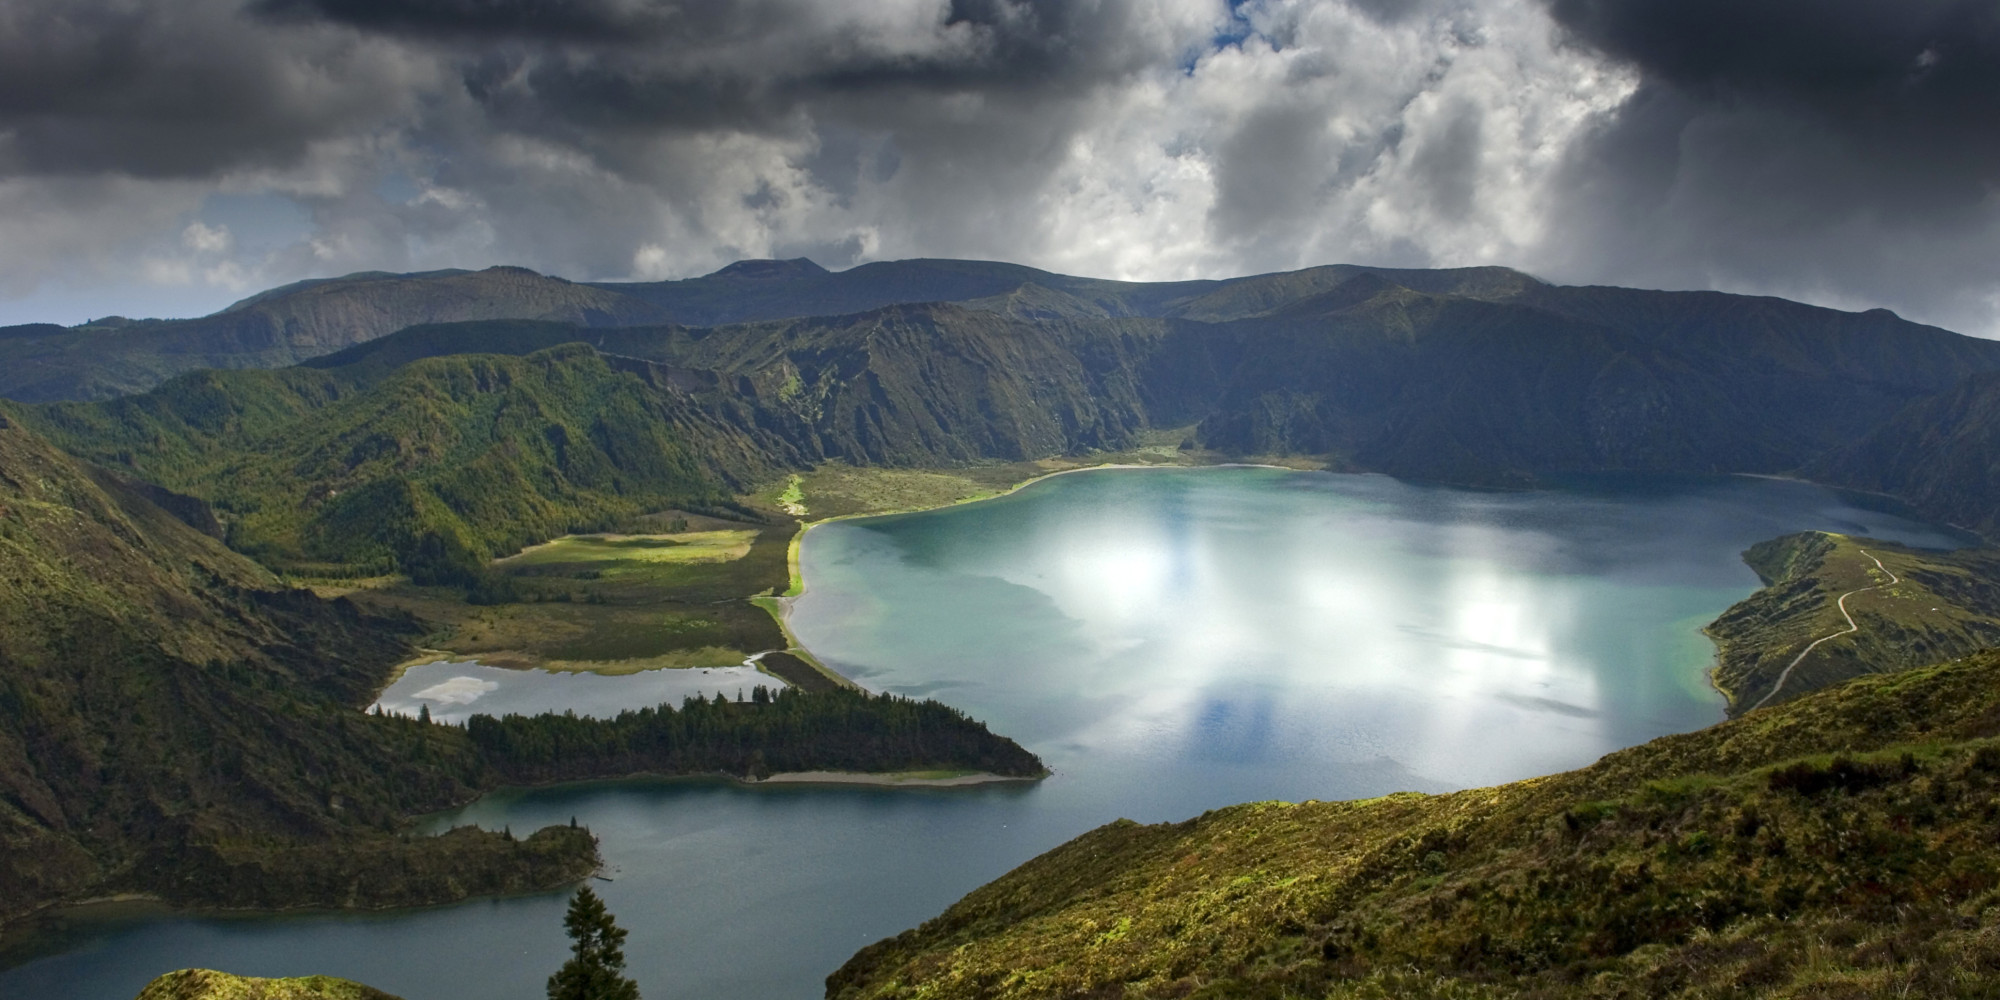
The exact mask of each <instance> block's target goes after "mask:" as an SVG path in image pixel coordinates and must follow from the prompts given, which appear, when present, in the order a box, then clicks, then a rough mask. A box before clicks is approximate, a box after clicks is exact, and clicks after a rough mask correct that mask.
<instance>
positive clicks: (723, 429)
mask: <svg viewBox="0 0 2000 1000" xmlns="http://www.w3.org/2000/svg"><path fill="white" fill-rule="evenodd" d="M561 329H564V330H568V331H569V332H572V333H573V332H574V331H573V330H571V329H570V328H561ZM19 412H20V415H21V417H22V419H24V420H26V421H28V422H31V423H33V424H35V425H36V426H37V427H39V428H40V429H42V430H43V431H45V432H46V433H48V434H49V435H50V436H51V437H52V438H53V439H54V440H56V441H57V442H59V443H60V444H62V445H63V446H64V447H66V448H68V449H69V450H71V451H72V452H74V453H76V454H78V455H82V456H84V457H86V458H89V459H91V460H93V461H98V462H103V463H106V464H115V465H119V466H121V467H123V468H127V469H130V470H131V471H132V472H133V473H135V474H137V475H139V476H142V477H145V478H146V479H148V480H151V481H153V482H157V483H160V484H163V485H165V486H167V487H169V488H171V489H175V490H180V491H184V492H186V493H189V494H191V495H194V496H198V497H200V498H201V499H202V500H204V501H207V502H208V503H209V504H211V505H212V506H213V507H214V509H215V511H216V512H217V514H218V516H219V517H220V518H221V519H222V521H223V523H224V524H225V525H226V526H227V531H228V536H227V537H228V540H229V543H230V545H231V546H233V547H235V548H236V549H238V550H239V551H242V552H245V553H248V554H250V555H252V556H254V557H256V558H258V559H259V560H261V561H262V562H264V563H265V564H266V565H270V566H274V567H279V568H283V569H287V570H296V571H305V572H314V573H323V574H335V575H371V574H375V573H382V572H390V571H394V570H397V569H401V570H403V571H406V572H409V573H411V574H412V575H413V576H417V577H419V578H421V579H424V580H431V581H434V582H461V581H462V579H463V578H465V577H466V576H467V575H468V574H473V573H475V572H476V570H477V568H478V567H479V566H482V565H483V564H484V563H485V561H486V560H487V559H489V558H491V557H492V556H495V555H504V554H506V553H509V552H513V551H515V550H517V549H519V548H520V547H521V546H523V545H527V544H531V543H534V542H539V541H543V540H545V539H547V538H551V537H554V536H556V535H560V534H564V533H566V532H571V531H586V530H598V529H602V528H604V527H607V526H609V525H610V524H612V523H614V522H615V521H617V520H618V519H620V518H624V517H629V516H631V515H634V514H638V513H642V512H645V511H650V510H657V509H662V508H665V507H671V506H677V505H683V506H684V505H690V504H694V505H700V504H714V503H717V502H720V501H722V500H723V499H724V498H726V497H727V496H729V495H730V494H731V493H732V492H733V491H736V490H740V489H742V488H744V486H745V485H747V484H748V483H749V482H751V481H754V480H756V479H759V478H762V477H765V476H768V475H770V474H772V471H773V470H774V468H776V466H775V464H774V459H773V458H772V457H771V452H772V451H773V450H774V449H771V448H769V447H768V446H767V445H766V444H764V443H762V442H759V441H755V440H753V439H752V438H750V437H749V436H748V435H746V433H745V432H743V431H741V430H739V429H737V428H736V427H734V426H732V425H731V424H729V423H725V422H723V421H721V420H718V419H717V418H715V417H714V416H712V415H710V414H708V413H706V412H704V411H703V410H702V409H701V408H700V407H699V406H697V405H696V404H695V403H694V402H693V401H692V400H691V399H690V398H689V397H688V395H687V394H686V393H684V392H678V391H675V390H673V389H671V387H667V386H663V385H660V384H656V383H650V382H649V381H648V379H647V378H645V377H643V376H642V375H640V374H634V373H632V372H630V371H624V370H619V369H617V368H614V367H613V366H612V365H611V364H609V363H607V360H606V359H605V358H604V357H603V356H600V355H599V354H597V353H596V352H595V351H592V350H590V349H589V348H586V347H582V346H580V345H579V346H571V347H566V348H565V347H557V348H552V349H549V350H545V351H538V352H536V353H534V354H531V355H526V356H521V357H504V356H484V355H465V356H454V357H448V358H427V359H423V360H420V361H416V362H413V363H411V364H409V365H406V366H402V367H400V368H391V369H387V370H384V369H382V368H381V367H379V366H371V365H354V366H348V367H342V368H291V369H283V370H280V371H275V372H264V371H236V372H199V373H194V374H190V375H186V376H182V377H179V378H177V379H174V380H173V381H170V382H168V383H167V384H165V385H163V386H161V387H160V388H159V389H156V390H154V391H152V392H150V393H146V394H143V395H140V396H131V397H125V398H123V399H118V400H111V401H107V402H104V403H97V404H58V405H55V406H51V407H48V408H43V409H34V410H22V411H19ZM777 454H778V455H779V456H782V455H783V452H782V451H778V452H777Z"/></svg>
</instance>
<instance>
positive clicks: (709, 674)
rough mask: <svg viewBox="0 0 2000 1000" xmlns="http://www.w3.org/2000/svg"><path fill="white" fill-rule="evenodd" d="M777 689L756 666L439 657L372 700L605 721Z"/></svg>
mask: <svg viewBox="0 0 2000 1000" xmlns="http://www.w3.org/2000/svg"><path fill="white" fill-rule="evenodd" d="M760 684H761V685H763V686H764V687H767V688H772V689H774V690H775V689H777V688H781V687H784V686H785V682H784V681H781V680H779V679H778V678H776V677H773V676H771V675H770V674H766V673H762V672H760V671H759V670H758V669H757V668H756V667H753V666H748V665H744V666H736V667H684V668H678V669H662V670H641V671H637V672H635V673H629V674H595V673H589V672H585V671H559V670H514V669H510V668H505V667H492V666H487V665H486V664H483V663H480V662H477V661H474V660H436V661H433V662H430V663H419V664H416V665H414V666H411V667H410V668H408V669H406V670H404V671H403V676H401V677H399V678H397V679H396V682H395V683H394V684H391V685H389V687H388V688H387V689H385V690H384V691H383V692H382V694H381V696H380V697H378V698H376V699H375V705H376V706H377V707H380V708H381V709H382V710H383V711H385V712H389V713H392V714H395V715H408V716H411V717H415V716H416V715H417V713H418V712H419V711H421V710H423V709H426V708H428V709H430V713H431V718H433V719H436V720H438V721H440V722H452V723H459V722H464V721H465V720H466V719H469V718H471V717H472V716H474V715H493V716H500V715H509V714H514V715H537V714H540V713H542V712H561V711H565V710H567V711H572V712H575V713H576V714H578V715H583V716H589V717H591V718H599V719H608V718H610V717H612V716H614V715H617V714H618V713H619V712H622V711H625V710H627V709H632V708H643V707H645V706H648V705H660V704H668V705H679V704H680V703H681V702H682V701H684V700H685V699H688V698H712V697H714V696H716V695H718V694H719V695H722V696H723V697H724V698H732V699H734V698H737V697H738V696H739V695H740V696H742V697H744V698H748V697H749V696H750V691H751V690H752V689H754V688H756V687H757V686H758V685H760Z"/></svg>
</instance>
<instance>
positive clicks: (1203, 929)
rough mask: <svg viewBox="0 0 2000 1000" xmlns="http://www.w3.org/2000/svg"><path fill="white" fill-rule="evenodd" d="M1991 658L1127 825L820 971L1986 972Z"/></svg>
mask: <svg viewBox="0 0 2000 1000" xmlns="http://www.w3.org/2000/svg"><path fill="white" fill-rule="evenodd" d="M1996 735H2000V653H1996V652H1983V653H1979V654H1975V655H1974V656H1972V657H1968V658H1966V659H1963V660H1959V661H1955V662H1952V663H1949V664H1946V665H1943V666H1941V667H1936V668H1929V669H1920V670H1915V671H1910V672H1908V673H1905V674H1901V675H1896V676H1890V677H1878V678H1867V679H1863V680H1859V681H1855V682H1852V683H1850V684H1847V685H1844V686H1842V687H1839V688H1835V689H1831V690H1826V691H1822V692H1819V693H1817V694H1813V695H1810V696H1807V697H1804V698H1801V699H1798V700H1796V701H1792V702H1787V703H1785V704H1783V705H1779V706H1775V707H1773V708H1771V709H1768V710H1766V711H1760V712H1757V713H1754V714H1752V715H1749V716H1746V717H1745V718H1743V719H1740V720H1735V721H1732V722H1728V723H1724V724H1722V725H1719V726H1716V727H1714V728H1712V729H1708V730H1704V731H1702V732H1698V733H1691V734H1687V735H1683V736H1671V737H1666V738H1664V739H1660V740H1656V741H1654V742H1652V743H1649V744H1646V745H1644V746H1640V747H1635V748H1632V749H1629V750H1624V751H1620V752H1618V753H1614V754H1611V755H1610V756H1608V757H1606V758H1604V760H1602V761H1600V762H1599V763H1598V764H1596V765H1593V766H1592V767H1589V768H1585V769H1583V770H1580V771H1574V772H1570V773H1568V774H1561V775H1556V776H1552V777H1548V778H1538V779H1532V780H1529V781H1523V782H1518V783H1515V784H1511V785H1504V786H1500V787H1497V788H1488V789H1474V790H1470V791H1465V792H1458V793H1454V794H1449V795H1436V796H1425V795H1400V796H1391V797H1388V798H1384V799H1376V800H1371V801H1368V802H1352V803H1304V804H1301V805H1286V804H1283V803H1254V804H1250V805H1244V806H1236V807H1232V808H1227V809H1219V810H1215V811H1212V812H1210V813H1207V814H1204V815H1203V816H1200V817H1198V818H1196V819H1192V820H1188V821H1186V822H1182V823H1167V824H1158V825H1153V826H1141V825H1139V824H1134V823H1130V822H1124V821H1121V822H1118V823H1114V824H1111V825H1109V826H1105V827H1102V828H1099V829H1098V830H1095V831H1092V832H1091V833H1088V834H1086V835H1084V836H1083V837H1080V838H1078V839H1077V840H1075V841H1072V842H1070V843H1069V844H1066V845H1064V846H1063V847H1060V848H1058V849H1056V850H1055V851H1052V852H1050V853H1048V854H1046V855H1043V856H1042V857H1040V858H1037V859H1035V860H1033V861H1031V862H1029V863H1027V864H1025V865H1023V866H1021V867H1020V868H1018V869H1016V870H1015V871H1013V872H1011V873H1009V874H1007V875H1006V876H1003V877H1002V878H1000V879H998V880H996V881H995V882H993V883H992V884H990V885H987V886H985V887H983V888H981V889H979V890H977V891H975V892H973V893H972V894H970V895H968V896H967V897H966V898H965V899H964V900H962V901H960V902H959V903H958V904H957V905H955V906H953V907H952V908H951V909H950V910H947V911H946V912H945V913H944V914H942V915H941V916H939V917H938V918H936V919H934V920H932V921H930V922H928V923H926V924H924V925H923V926H922V927H920V928H917V929H915V930H912V931H907V932H905V933H903V934H901V935H899V936H897V937H895V938H891V939H888V940H885V941H882V942H880V943H878V944H875V945H871V946H870V947H868V948H866V949H863V950H862V951H861V952H860V953H858V954H857V955H855V957H854V958H853V959H851V960H850V961H849V962H848V963H847V965H846V966H845V967H843V968H842V969H841V970H839V971H838V972H836V973H835V974H834V975H832V976H831V977H829V978H828V981H827V993H828V996H829V997H834V998H862V997H910V998H914V997H933V996H978V997H1048V998H1054V997H1077V996H1117V997H1125V998H1135V1000H1136V998H1150V997H1189V996H1200V997H1223V996H1229V997H1272V998H1281V997H1338V998H1350V997H1352V998H1360V997H1391V996H1394V997H1437V998H1442V997H1501V996H1507V997H1514V996H1532V997H1542V998H1551V1000H1553V998H1570V997H1576V998H1584V997H1592V998H1597V997H1602V998H1612V997H1633V996H1660V997H1686V998H1697V997H1700V998H1708V997H1716V998H1720V997H1767V996H1768V997H1808V996H1811V997H1848V996H1852V997H1864V996H1893V995H1909V996H1987V995H1990V988H1991V984H1992V983H1993V982H1994V981H1995V978H1994V977H1995V976H2000V845H1996V842H1995V841H1994V839H1993V836H1992V830H1993V828H1994V824H1995V823H1996V822H2000V806H1996V804H1995V803H1996V802H2000V739H1996V738H1995V737H1996Z"/></svg>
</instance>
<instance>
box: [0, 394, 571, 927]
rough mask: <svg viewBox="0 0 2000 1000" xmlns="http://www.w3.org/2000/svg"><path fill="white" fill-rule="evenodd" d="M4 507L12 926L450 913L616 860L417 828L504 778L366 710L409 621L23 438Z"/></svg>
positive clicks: (5, 792) (2, 651)
mask: <svg viewBox="0 0 2000 1000" xmlns="http://www.w3.org/2000/svg"><path fill="white" fill-rule="evenodd" d="M0 510H4V511H5V514H4V516H0V920H5V919H11V918H12V917H14V916H17V915H18V914H20V913H22V912H25V911H27V910H30V909H33V908H34V907H35V906H37V905H39V904H41V903H43V902H46V901H50V900H55V899H62V898H75V897H78V896H83V895H90V894H94V893H103V892H116V891H139V892H150V893H154V894H158V895H161V896H164V897H166V898H168V899H171V900H177V901H182V902H191V903H224V904H230V905H298V904H303V903H317V904H320V905H359V906H369V905H387V904H399V903H401V904H407V903H412V902H433V901H442V900H447V899H456V898H460V897H462V896H464V895H466V894H468V893H473V892H491V891H501V890H507V889H523V888H531V887H538V886H548V885H555V884H560V883H562V882H564V881H567V880H569V879H573V878H576V877H578V876H580V875H582V874H583V873H585V872H587V871H589V869H590V868H591V867H592V866H593V865H594V864H595V857H596V851H595V847H594V844H593V843H592V842H591V840H590V838H589V835H588V834H587V833H584V832H581V831H572V830H567V829H565V830H561V831H552V832H551V833H550V834H549V835H548V836H541V837H538V838H537V839H534V840H531V841H518V842H517V841H504V840H503V839H502V838H497V837H493V836H491V835H485V834H478V833H473V832H467V833H465V834H462V835H459V836H458V837H457V838H456V839H454V840H450V841H444V840H440V839H437V838H418V839H415V840H409V839H404V838H402V837H400V836H399V835H398V831H400V829H401V828H402V825H403V820H404V817H406V816H408V815H410V814H412V813H417V812H422V811H427V810H432V809H437V808H441V807H443V806H445V805H449V804H451V803H453V802H457V801H462V800H464V799H465V798H467V797H469V796H470V795H471V794H472V793H473V792H474V790H475V787H476V784H475V783H476V781H477V780H478V778H479V776H480V775H481V773H482V766H483V765H482V762H481V761H480V760H479V759H478V758H477V756H476V755H475V754H474V753H473V752H472V751H471V749H470V748H469V747H468V746H466V745H465V744H464V741H463V738H462V737H459V736H455V735H454V734H455V732H456V731H449V730H445V729H443V728H442V727H422V726H417V725H415V724H410V723H403V722H400V721H398V720H388V719H374V718H369V717H367V716H363V715H362V714H361V713H360V712H358V711H356V710H355V708H354V706H355V705H357V704H360V703H362V702H364V701H365V700H366V698H367V697H368V696H369V695H370V694H372V692H373V690H374V687H375V685H376V684H377V683H379V680H380V676H381V673H382V672H383V671H384V670H386V668H387V666H388V664H390V663H392V662H393V661H394V660H396V659H397V658H399V657H401V656H402V655H403V654H404V652H405V650H406V648H407V647H406V644H405V643H406V637H407V636H408V635H409V633H410V632H411V631H412V627H411V624H410V623H409V622H408V621H407V620H406V619H399V618H379V617H374V616H370V615H368V614H366V613H363V612H362V611H361V610H359V609H358V608H356V607H355V606H354V605H352V604H349V603H346V602H331V603H329V602H324V601H321V600H319V599H317V598H315V597H313V596H312V595H311V594H310V593H307V592H305V591H296V590H286V589H283V588H281V587H279V586H278V585H277V583H276V581H275V580H274V579H273V578H271V577H270V575H269V574H268V573H266V572H265V571H263V570H262V569H260V568H258V567H257V566H255V565H254V564H252V563H251V562H249V561H248V560H247V559H244V558H243V557H241V556H239V555H237V554H236V553H233V552H231V551H229V550H227V549H225V548H223V547H222V546H221V545H220V544H218V543H216V542H215V540H213V539H211V538H209V537H207V536H205V535H203V534H201V533H199V532H196V531H194V530H193V529H191V528H189V527H187V526H186V525H184V524H182V523H181V522H179V521H177V520H175V519H174V518H172V517H171V516H169V515H168V514H166V513H165V512H164V511H162V510H161V509H159V508H158V507H156V506H154V505H152V504H151V503H149V502H148V501H146V500H145V499H144V498H143V497H141V496H139V495H138V494H136V493H135V492H132V491H130V490H126V489H124V488H122V487H121V486H120V484H119V483H118V482H117V481H116V480H115V479H112V478H111V477H108V476H105V475H102V474H100V473H96V472H94V471H93V470H91V469H89V468H87V467H85V466H82V465H80V464H79V463H77V462H75V461H74V460H73V459H70V458H69V457H68V456H66V455H63V454H62V453H60V452H57V451H56V450H55V449H53V448H51V447H49V446H48V445H47V444H46V443H45V442H43V441H41V440H40V439H39V438H37V437H35V436H34V435H33V434H31V433H29V432H28V431H27V430H26V429H24V428H22V427H20V426H18V425H11V424H10V425H8V426H5V427H0ZM388 873H395V874H388Z"/></svg>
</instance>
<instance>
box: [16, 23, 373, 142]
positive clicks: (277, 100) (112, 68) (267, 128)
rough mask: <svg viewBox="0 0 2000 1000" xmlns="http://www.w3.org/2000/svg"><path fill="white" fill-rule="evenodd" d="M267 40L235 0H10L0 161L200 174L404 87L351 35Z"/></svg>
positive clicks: (330, 123)
mask: <svg viewBox="0 0 2000 1000" xmlns="http://www.w3.org/2000/svg"><path fill="white" fill-rule="evenodd" d="M270 41H271V40H270V39H268V38H266V37H265V36H264V35H263V33H262V32H260V31H258V30H256V29H255V28H254V27H253V26H249V25H245V24H243V23H242V22H241V21H240V19H239V18H238V17H237V11H236V9H235V6H234V4H233V3H218V2H211V0H188V2H186V3H175V4H127V3H114V2H89V0H79V2H68V3H61V4H57V3H34V2H22V3H11V4H7V5H6V9H5V11H4V12H0V174H57V175H62V174H87V173H93V172H115V173H120V174H125V175H129V176H135V177H198V176H209V175H212V174H214V173H216V172H218V171H221V170H224V169H228V168H231V167H237V166H243V165H246V164H256V165H263V164H278V163H289V162H294V161H296V160H298V159H299V157H300V156H301V155H303V153H304V151H305V149H306V147H307V146H308V145H309V144H310V143H312V142H313V141H315V140H318V139H323V138H327V137H329V136H334V135H339V134H342V133H344V132H348V131H350V130H353V129H355V128H359V127H365V126H366V125H367V124H369V123H371V122H373V121H374V120H377V119H379V118H380V117H381V116H382V115H384V114H385V113H388V112H390V111H392V110H393V109H395V108H396V107H397V106H398V105H399V104H400V103H401V102H402V101H403V100H404V99H405V98H406V96H407V87H408V86H409V84H410V82H411V81H410V79H409V73H408V72H407V70H408V67H406V66H404V65H401V64H399V63H398V61H397V60H396V59H395V57H394V54H393V53H390V52H386V51H384V50H382V49H380V48H379V47H376V46H371V45H369V44H367V43H365V42H364V41H362V40H360V39H356V38H353V37H332V36H329V35H326V34H324V33H306V34H301V35H297V36H295V37H292V38H289V39H286V44H284V45H282V46H275V45H272V44H270Z"/></svg>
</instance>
